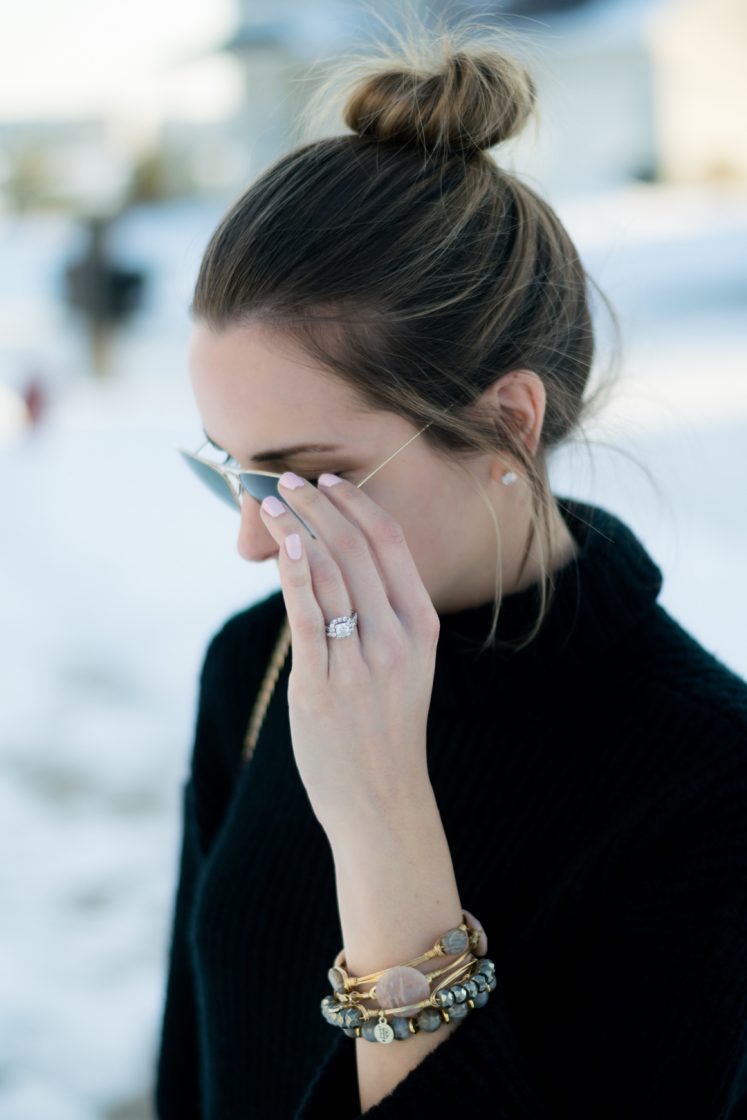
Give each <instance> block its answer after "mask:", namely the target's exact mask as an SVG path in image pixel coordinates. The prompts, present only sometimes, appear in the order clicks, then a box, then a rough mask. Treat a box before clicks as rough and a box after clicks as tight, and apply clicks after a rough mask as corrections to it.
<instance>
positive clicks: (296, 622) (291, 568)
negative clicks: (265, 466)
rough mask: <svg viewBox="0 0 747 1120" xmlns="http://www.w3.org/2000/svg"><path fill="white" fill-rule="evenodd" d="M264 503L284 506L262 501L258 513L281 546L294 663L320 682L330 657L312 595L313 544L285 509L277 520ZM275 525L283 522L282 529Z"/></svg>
mask: <svg viewBox="0 0 747 1120" xmlns="http://www.w3.org/2000/svg"><path fill="white" fill-rule="evenodd" d="M265 503H268V505H269V508H270V509H275V510H277V506H281V505H282V504H283V503H282V502H280V501H279V500H278V499H277V498H265V501H264V502H262V503H261V504H260V514H261V517H262V520H263V521H264V523H265V525H266V526H267V528H268V530H269V531H270V533H271V534H272V536H273V537H274V539H275V540H276V541H277V542H278V544H279V545H280V548H279V551H278V569H279V572H280V585H281V588H282V592H283V601H284V603H285V610H286V613H287V615H288V623H289V625H290V631H291V646H292V650H293V657H294V661H295V660H296V658H297V659H298V661H299V662H300V663H302V664H303V665H304V672H308V673H310V674H312V675H313V674H318V679H319V681H320V682H321V681H324V680H326V679H327V676H328V672H329V658H328V651H327V637H326V635H325V632H324V617H323V613H322V608H321V606H320V604H319V602H318V600H317V598H316V595H315V593H314V588H313V582H312V578H311V568H310V564H309V551H308V546H309V545H313V543H314V542H313V541H312V539H311V537H310V536H309V534H308V533H307V532H306V531H305V530H304V529H302V528H301V526H299V523H298V521H297V520H296V519H295V518H293V517H291V516H290V514H289V511H288V510H285V509H284V511H283V513H282V514H281V515H280V516H279V517H278V516H275V517H273V516H272V515H271V514H270V513H269V512H268V510H267V508H266V506H265ZM278 522H282V523H283V524H282V527H280V526H279V525H278ZM287 542H289V543H287ZM294 545H295V548H294V547H293V546H294ZM289 547H290V551H289Z"/></svg>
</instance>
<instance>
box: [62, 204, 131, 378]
mask: <svg viewBox="0 0 747 1120" xmlns="http://www.w3.org/2000/svg"><path fill="white" fill-rule="evenodd" d="M113 221H114V217H113V216H112V217H108V218H103V217H98V216H96V217H93V218H89V219H88V220H87V221H86V248H85V252H84V255H83V256H82V257H80V258H79V259H77V260H74V261H72V262H71V263H70V264H68V265H67V266H66V268H65V281H66V287H65V294H66V297H67V301H68V303H69V304H70V306H71V307H75V308H77V309H78V310H79V311H80V312H82V314H83V317H84V319H85V322H86V326H87V329H88V331H89V335H90V366H91V369H92V370H93V371H94V372H95V373H98V374H103V373H105V372H106V370H107V368H108V364H109V345H110V341H111V335H112V331H113V330H114V328H115V327H116V326H117V325H119V324H120V323H122V322H123V321H126V320H127V319H128V318H129V316H130V315H131V314H132V313H133V311H136V310H137V308H138V306H139V305H140V301H141V298H142V292H143V280H144V273H143V270H142V269H131V268H120V267H119V266H118V265H117V264H116V262H115V261H114V260H112V258H111V255H110V253H109V250H108V247H107V242H106V233H107V230H108V228H109V227H110V226H111V224H112V222H113Z"/></svg>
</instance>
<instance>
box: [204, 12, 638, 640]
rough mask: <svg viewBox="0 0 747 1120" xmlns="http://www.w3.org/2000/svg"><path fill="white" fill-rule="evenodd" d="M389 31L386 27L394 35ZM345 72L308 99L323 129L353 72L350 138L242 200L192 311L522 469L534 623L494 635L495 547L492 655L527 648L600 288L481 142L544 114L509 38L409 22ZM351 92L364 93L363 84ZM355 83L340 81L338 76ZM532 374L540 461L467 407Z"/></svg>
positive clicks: (590, 403) (321, 147) (263, 178)
mask: <svg viewBox="0 0 747 1120" xmlns="http://www.w3.org/2000/svg"><path fill="white" fill-rule="evenodd" d="M390 30H391V29H390ZM393 34H394V38H395V46H394V47H390V46H388V45H386V44H383V43H381V42H379V43H378V44H376V45H375V46H370V45H368V46H367V47H366V48H364V49H363V50H361V51H360V52H359V53H358V54H357V56H354V55H350V56H348V57H347V59H345V60H342V61H340V62H338V64H337V65H336V67H335V68H334V69H333V71H332V76H331V78H329V79H328V80H327V81H326V82H324V83H323V84H322V85H321V86H320V87H319V89H318V90H317V92H316V93H315V95H314V97H313V98H312V100H311V101H310V103H309V105H310V109H309V111H308V112H307V119H310V120H312V121H313V120H314V114H315V113H316V112H317V111H318V107H319V106H322V105H324V104H326V103H327V102H328V100H329V97H330V91H331V88H332V86H333V85H334V84H337V83H339V81H340V78H341V77H342V79H343V80H344V79H347V88H346V90H345V95H346V97H347V101H346V104H345V108H344V120H345V123H346V125H347V126H348V127H349V128H350V129H351V132H350V133H349V134H342V135H339V134H338V135H333V136H329V137H325V138H320V139H316V140H312V141H309V142H306V143H301V144H300V145H299V146H297V147H296V148H294V149H293V150H292V151H290V152H289V153H287V154H286V155H284V156H282V157H281V158H280V159H278V160H276V161H275V162H274V163H273V164H271V165H270V166H269V167H268V168H266V169H265V170H264V171H263V173H262V174H261V175H260V176H259V177H258V178H257V179H256V180H255V181H254V182H253V183H252V184H251V186H250V187H249V188H248V189H247V190H246V191H245V192H244V193H242V194H241V195H240V197H239V198H238V199H237V200H236V201H235V202H234V203H233V204H232V205H231V207H230V209H229V210H228V212H227V213H226V215H225V217H224V218H223V219H222V221H221V222H220V224H219V225H218V227H217V229H216V230H215V232H214V233H213V235H212V237H211V239H210V242H209V244H208V246H207V249H206V251H205V254H204V257H203V260H202V263H201V267H200V270H199V275H198V278H197V282H196V287H195V292H194V298H193V303H192V306H191V308H190V312H191V314H192V316H193V318H194V319H195V320H201V321H204V322H205V323H207V324H208V325H209V326H210V327H212V328H213V329H216V330H220V329H222V328H225V327H228V326H234V325H240V324H242V323H248V322H250V321H254V320H257V321H262V322H264V323H268V324H271V325H273V326H274V327H277V328H278V329H279V331H280V332H281V334H285V335H286V336H287V337H289V338H291V339H292V340H293V341H294V342H295V343H296V344H298V345H299V346H300V347H301V349H302V351H303V352H305V353H307V354H308V355H309V356H310V357H312V358H313V360H314V361H315V362H316V363H317V364H318V365H319V366H320V367H322V368H323V369H325V370H327V371H329V373H330V374H332V375H333V376H336V377H338V378H339V379H340V380H341V381H342V382H344V383H345V384H346V385H347V386H348V387H351V388H352V389H353V390H354V391H355V393H356V395H357V398H358V399H360V402H361V409H362V411H364V412H365V411H379V410H383V411H387V412H392V413H396V414H397V415H399V416H402V417H405V418H406V419H407V420H409V421H411V422H412V424H413V425H415V426H417V427H418V428H421V427H423V426H424V425H425V424H429V425H430V426H429V427H428V428H427V430H426V431H425V432H424V433H423V435H422V436H421V438H422V439H426V440H427V441H428V443H429V444H430V445H431V447H432V448H433V449H434V450H435V451H436V452H438V453H439V454H441V455H443V456H445V457H447V458H449V460H450V461H453V462H458V463H462V460H463V458H464V457H465V456H471V455H478V454H481V453H488V454H490V455H492V456H500V458H502V459H504V460H506V461H507V462H509V463H510V464H511V465H515V466H517V468H518V470H520V471H521V473H522V475H523V476H524V478H525V479H526V481H527V483H528V486H529V490H530V495H531V525H530V531H529V534H528V539H527V542H526V546H525V550H524V555H523V560H522V565H521V568H520V570H519V575H521V572H523V570H524V566H525V564H526V560H527V558H528V556H529V554H530V549H531V546H532V541H533V539H535V537H536V538H537V540H538V542H539V545H538V551H539V556H540V563H541V565H542V573H543V574H542V578H541V580H540V586H539V595H540V604H539V612H538V616H537V619H536V621H535V623H534V625H533V627H532V629H531V631H530V632H529V633H528V634H527V635H526V636H525V640H524V641H523V642H522V643H520V644H519V645H516V644H514V645H512V644H511V643H499V642H497V641H496V640H495V631H496V624H497V620H498V614H499V610H500V604H501V597H502V578H501V571H500V562H499V559H498V558H499V557H500V530H499V526H498V522H497V518H496V517H495V511H494V509H493V506H492V503H491V502H490V500H489V499H488V497H487V495H486V494H485V493H484V491H483V488H482V486H480V484H479V482H477V480H476V479H474V476H472V475H471V474H470V477H471V478H473V481H474V482H475V483H476V484H477V486H478V487H479V489H480V492H481V494H482V496H483V499H484V500H485V503H486V505H487V507H488V511H489V513H490V514H491V515H492V517H493V521H494V524H495V530H496V534H497V537H498V553H497V557H496V595H495V605H494V613H493V621H492V626H491V630H490V632H489V634H488V636H487V638H486V639H485V642H484V644H483V649H486V648H488V647H489V646H490V645H494V646H507V647H509V646H510V647H511V648H521V646H522V645H525V644H528V642H530V641H531V640H532V638H534V636H535V634H536V633H537V631H538V630H539V628H540V626H541V624H542V620H543V618H544V616H545V614H546V611H547V609H548V608H549V605H550V602H551V599H552V594H553V592H554V588H555V584H554V581H553V578H552V571H551V570H550V569H549V568H548V566H547V563H546V561H547V559H548V557H549V556H550V551H551V549H550V525H551V518H552V515H553V514H554V513H556V512H557V507H556V505H555V501H556V500H555V497H554V495H553V494H552V493H551V491H550V484H549V478H548V474H547V462H546V458H547V455H548V453H549V452H550V451H551V450H552V449H554V448H555V447H557V446H558V445H560V444H561V443H562V442H564V441H566V440H568V438H569V437H570V436H572V435H573V434H575V433H577V432H579V433H580V434H581V435H582V436H583V431H582V427H581V420H582V418H583V419H585V418H586V417H587V415H588V414H589V413H590V412H591V411H592V410H593V409H594V408H595V407H596V403H597V398H598V397H599V395H600V394H601V393H602V390H603V389H604V388H605V386H604V385H602V384H600V385H599V386H598V388H597V390H596V392H595V393H594V394H592V395H591V396H589V397H587V398H586V399H582V398H583V394H584V390H585V389H586V386H587V382H588V381H589V376H590V372H591V366H592V358H593V356H594V335H593V330H592V319H591V312H590V306H589V295H590V285H592V284H593V285H594V288H595V290H596V291H597V292H598V293H599V295H600V297H601V299H602V300H603V302H604V303H605V305H606V306H607V308H608V310H609V311H610V312H611V315H612V319H613V323H614V325H615V326H616V327H617V320H616V318H615V316H614V312H612V311H611V308H610V307H609V303H608V302H607V300H606V298H605V297H604V295H603V293H601V292H600V291H599V289H598V288H597V286H596V284H594V282H593V281H592V279H591V277H589V276H588V275H587V273H586V272H585V269H584V268H583V266H582V264H581V261H580V259H579V256H578V253H577V251H576V249H575V247H574V245H573V243H572V241H571V239H570V237H569V236H568V233H567V232H566V230H565V229H564V227H563V225H562V223H561V221H560V219H559V218H558V216H557V215H556V214H555V212H554V211H553V210H552V208H551V207H550V206H549V204H548V203H547V202H545V201H544V200H543V199H542V198H541V197H540V196H539V194H537V193H536V192H535V191H534V190H533V189H532V188H530V187H529V186H528V185H527V184H526V183H525V182H522V180H521V179H520V178H518V177H517V175H516V174H513V173H510V172H508V171H507V170H504V169H503V168H502V167H500V166H499V165H498V164H497V162H496V161H495V160H494V159H493V158H492V157H491V155H489V154H488V153H487V149H489V148H492V147H494V146H495V145H497V144H501V143H502V142H503V141H505V140H508V139H509V138H510V137H512V136H514V135H515V134H517V133H518V132H519V131H520V130H521V129H522V127H523V126H524V124H525V122H526V121H527V119H528V118H529V117H530V115H531V114H532V112H533V110H534V108H535V96H536V88H535V84H534V82H533V80H532V78H531V77H530V75H529V73H528V71H527V70H526V68H525V66H523V65H522V64H520V63H519V62H518V61H517V60H516V59H515V58H514V57H512V56H511V55H509V54H507V53H506V52H505V43H504V40H505V38H506V34H505V33H503V32H498V31H497V30H496V28H495V27H483V26H478V25H474V24H464V23H462V24H461V25H457V26H455V25H453V24H452V26H451V27H450V28H448V29H445V28H438V27H437V28H435V29H434V30H430V29H429V28H428V27H426V26H425V25H424V24H422V23H419V22H417V20H416V21H415V23H414V24H413V25H411V28H410V30H409V31H408V32H405V31H396V32H393ZM351 87H352V88H351ZM343 88H344V89H345V85H344V84H343ZM514 369H530V370H533V371H534V372H535V373H536V374H537V375H538V376H539V377H540V378H541V380H542V382H543V384H544V388H545V392H546V405H545V414H544V421H543V425H542V432H541V437H540V442H539V446H538V448H537V450H536V453H535V454H534V455H533V454H532V453H531V452H530V451H529V450H528V448H527V447H526V445H525V443H524V441H523V440H522V438H521V436H520V434H519V433H518V424H517V421H518V418H517V417H515V416H513V415H512V414H511V413H510V412H507V411H505V410H500V412H499V411H498V410H492V409H491V410H489V412H488V411H486V410H485V409H484V408H481V409H478V408H477V407H474V406H473V402H474V401H475V400H476V398H478V397H479V396H480V395H481V394H482V392H483V391H484V390H485V389H486V388H487V387H488V386H489V385H491V384H492V383H493V382H494V381H495V380H496V379H497V378H499V377H500V376H502V375H503V374H506V373H508V372H510V371H511V370H514Z"/></svg>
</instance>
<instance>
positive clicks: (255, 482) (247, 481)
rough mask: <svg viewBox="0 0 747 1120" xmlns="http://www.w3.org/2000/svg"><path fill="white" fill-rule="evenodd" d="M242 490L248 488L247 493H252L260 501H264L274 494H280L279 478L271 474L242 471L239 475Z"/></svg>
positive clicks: (277, 495) (276, 495)
mask: <svg viewBox="0 0 747 1120" xmlns="http://www.w3.org/2000/svg"><path fill="white" fill-rule="evenodd" d="M239 481H240V482H241V488H242V490H246V492H247V494H251V496H252V497H253V498H256V499H257V501H258V502H262V501H264V499H265V498H269V497H271V496H272V495H274V496H275V497H276V498H277V497H279V494H278V480H277V479H276V478H273V477H272V476H271V475H270V476H268V475H266V474H253V473H252V472H251V471H242V473H241V474H240V475H239Z"/></svg>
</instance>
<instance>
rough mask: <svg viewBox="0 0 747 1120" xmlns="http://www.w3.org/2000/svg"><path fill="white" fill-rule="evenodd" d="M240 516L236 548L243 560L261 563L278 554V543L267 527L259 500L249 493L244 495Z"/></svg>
mask: <svg viewBox="0 0 747 1120" xmlns="http://www.w3.org/2000/svg"><path fill="white" fill-rule="evenodd" d="M240 517H241V521H240V523H239V536H238V540H237V541H236V548H237V549H238V553H239V556H240V557H241V558H242V560H251V561H254V562H255V563H260V562H261V561H262V560H269V559H270V557H271V556H277V554H278V545H277V542H276V541H275V540H274V538H273V536H272V534H271V533H270V530H269V529H267V528H266V527H265V523H264V521H263V520H262V515H261V513H260V511H259V502H257V501H255V500H254V498H251V497H250V496H249V495H248V494H244V495H243V496H242V499H241V513H240Z"/></svg>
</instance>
